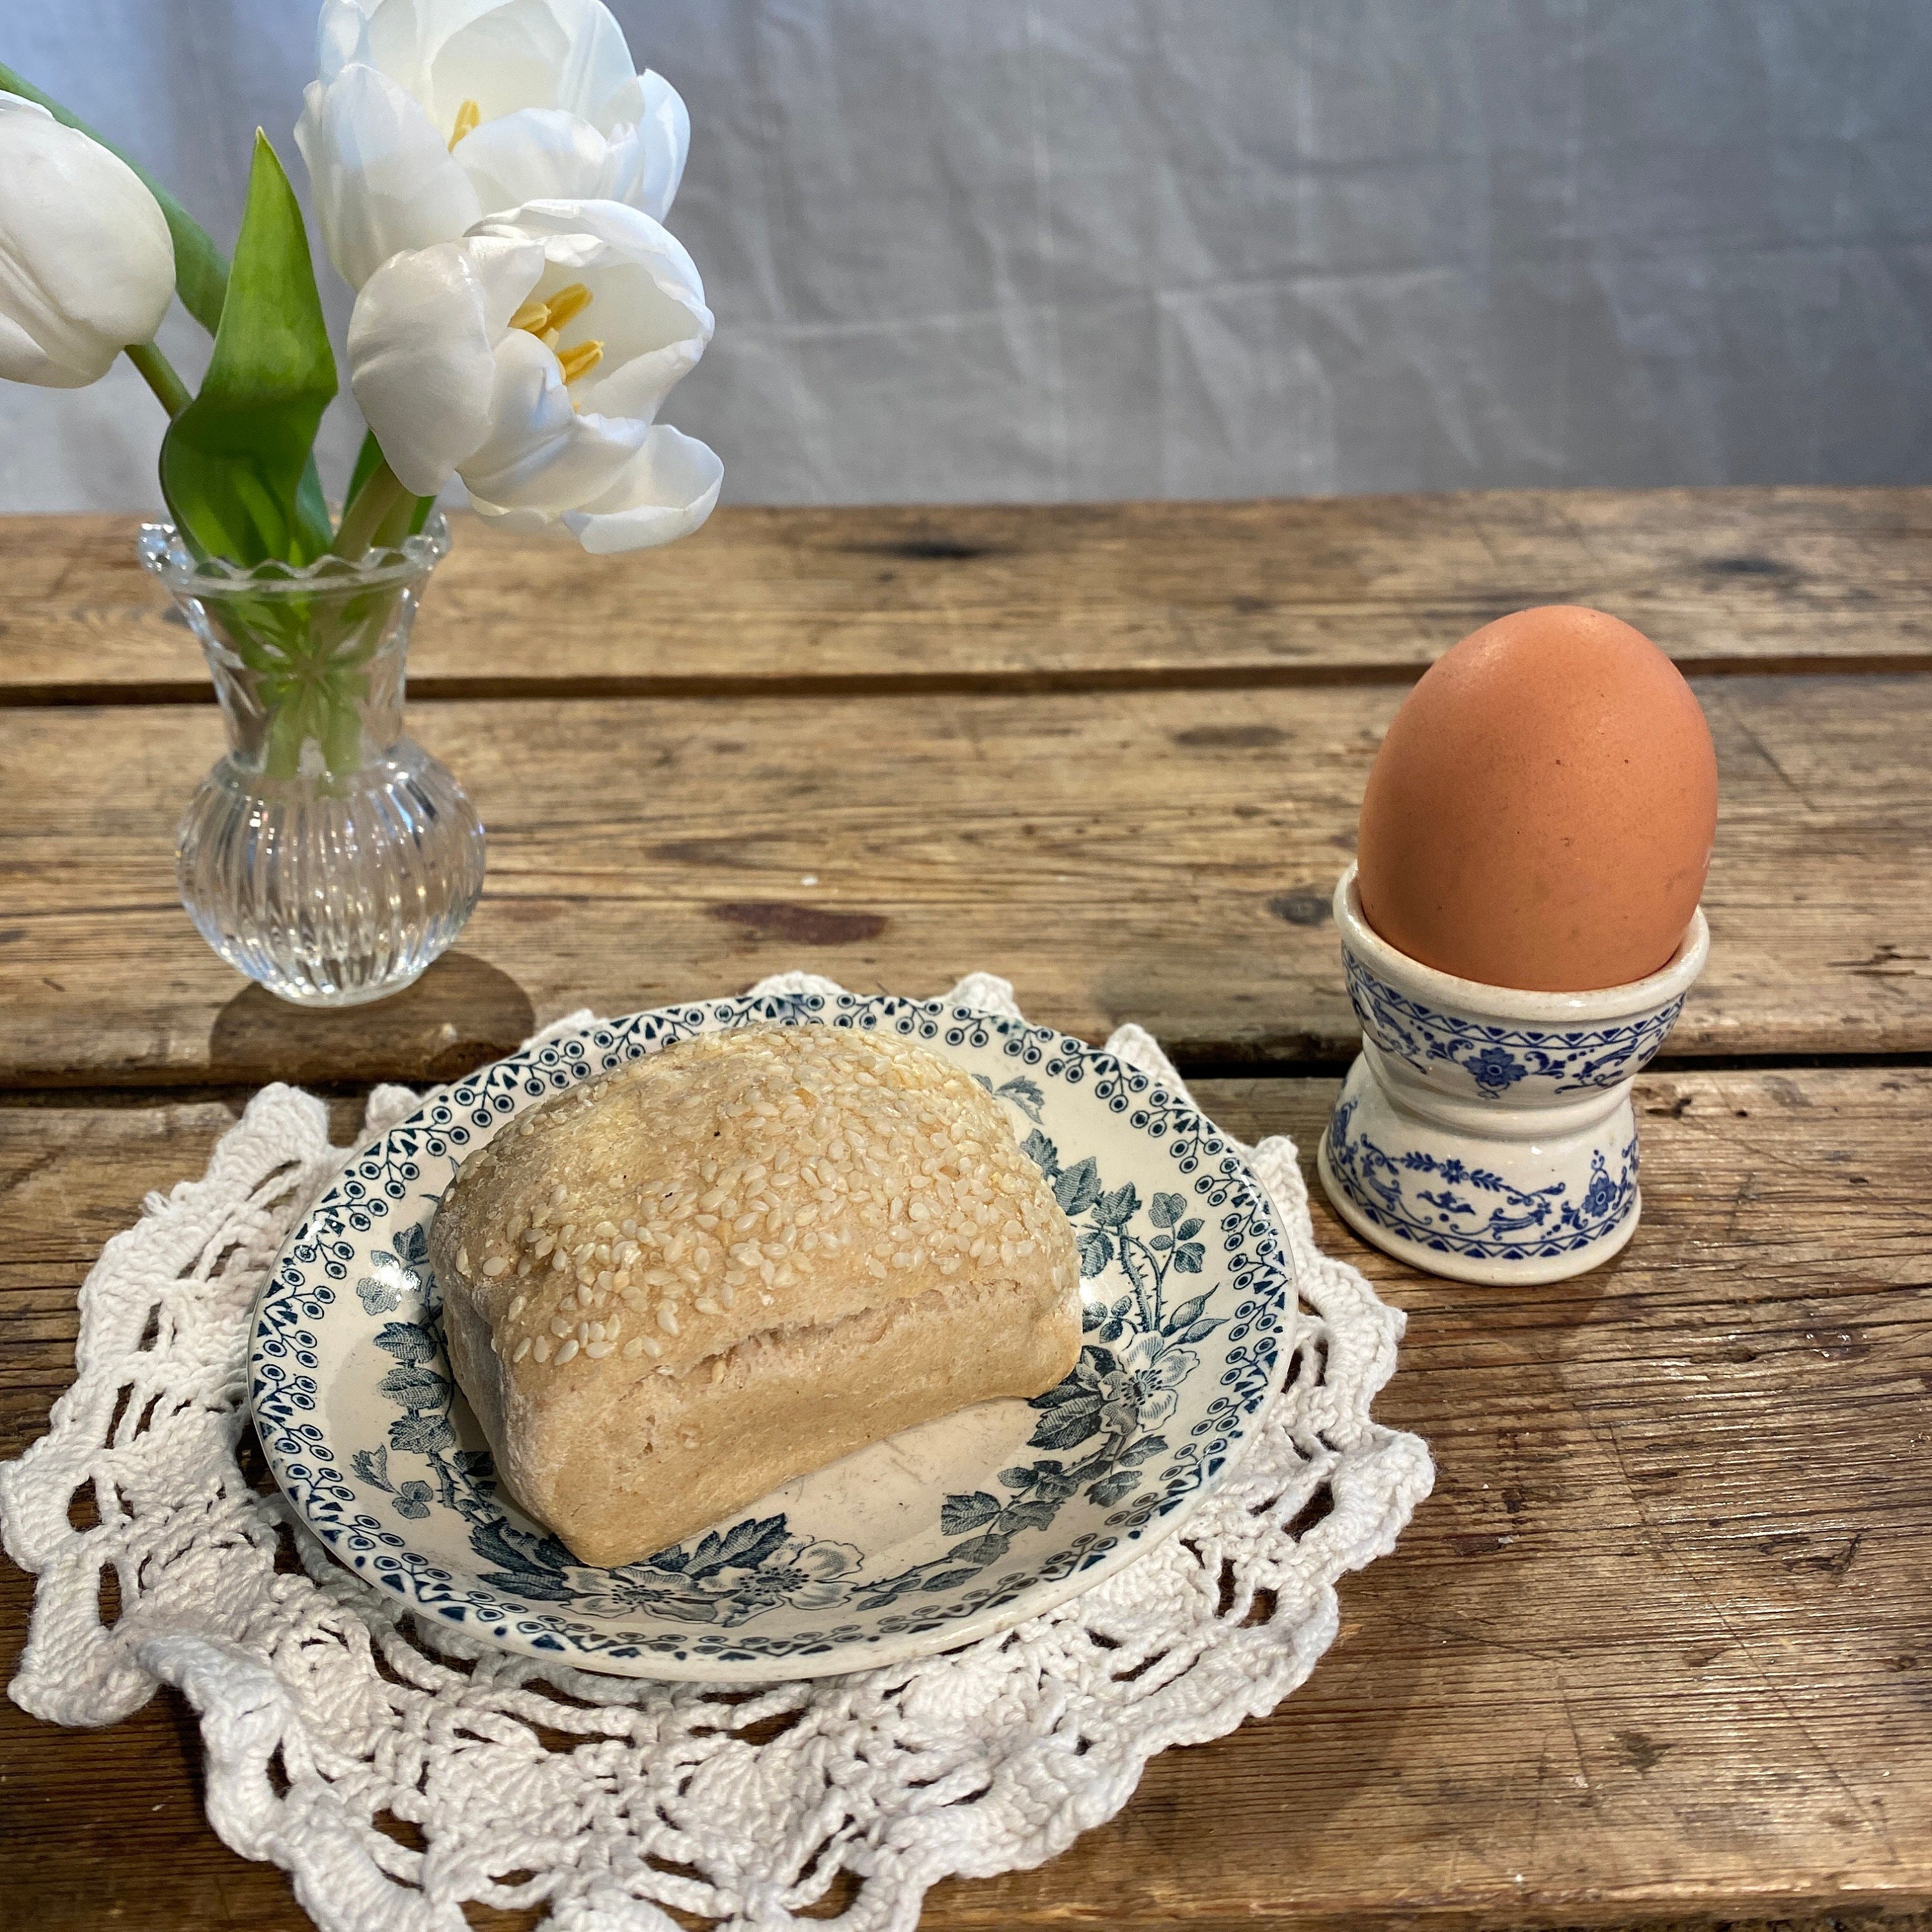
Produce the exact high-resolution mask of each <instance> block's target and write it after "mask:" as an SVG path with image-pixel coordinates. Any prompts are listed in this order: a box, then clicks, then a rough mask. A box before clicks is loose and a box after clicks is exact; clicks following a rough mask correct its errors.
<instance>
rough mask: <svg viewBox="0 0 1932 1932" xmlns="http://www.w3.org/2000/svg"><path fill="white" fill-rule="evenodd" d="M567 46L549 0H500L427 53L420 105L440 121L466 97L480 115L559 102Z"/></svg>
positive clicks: (450, 116) (493, 115)
mask: <svg viewBox="0 0 1932 1932" xmlns="http://www.w3.org/2000/svg"><path fill="white" fill-rule="evenodd" d="M419 4H421V0H419ZM425 10H426V11H428V12H432V13H433V12H434V11H436V10H437V9H436V8H435V7H434V5H431V7H428V8H426V9H425ZM445 11H446V12H453V11H454V10H453V9H446V10H445ZM570 58H571V42H570V34H569V32H568V30H567V29H566V28H565V26H564V24H563V23H562V21H560V20H559V19H558V18H557V17H556V10H555V9H554V8H553V7H552V6H551V5H550V0H504V4H503V5H501V6H496V7H490V9H489V10H488V11H487V12H486V13H478V14H476V15H475V17H473V18H472V19H470V20H465V21H463V22H462V23H461V24H460V26H457V27H456V28H455V31H453V32H451V33H450V34H449V35H448V36H447V37H446V38H445V39H444V40H443V43H442V44H441V45H440V46H438V47H437V49H436V50H435V52H434V53H433V54H432V55H431V56H430V59H429V63H428V68H429V81H430V93H429V98H428V101H427V102H426V103H425V105H426V106H427V107H428V108H429V110H430V112H431V114H432V115H434V116H435V117H436V119H437V124H439V125H442V124H444V123H446V122H449V121H453V120H454V118H455V114H456V110H457V109H458V107H460V106H461V105H462V104H463V102H464V101H475V103H476V104H477V105H478V107H481V109H482V110H483V118H484V120H485V121H493V120H495V119H496V118H497V117H498V116H499V115H504V114H514V113H515V112H516V111H517V109H518V108H520V107H564V106H565V105H567V104H566V103H565V102H564V101H562V100H561V99H559V95H558V86H559V83H560V81H561V80H562V77H563V75H564V72H565V68H567V67H568V64H569V62H570Z"/></svg>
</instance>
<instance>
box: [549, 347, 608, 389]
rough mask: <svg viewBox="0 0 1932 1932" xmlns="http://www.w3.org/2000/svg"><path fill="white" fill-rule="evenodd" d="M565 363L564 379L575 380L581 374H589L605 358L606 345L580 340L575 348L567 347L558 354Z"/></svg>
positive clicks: (558, 359)
mask: <svg viewBox="0 0 1932 1932" xmlns="http://www.w3.org/2000/svg"><path fill="white" fill-rule="evenodd" d="M603 359H604V345H603V344H602V343H601V342H580V343H579V344H577V347H575V348H574V349H566V350H564V352H563V353H562V355H560V356H558V358H557V361H558V362H559V363H561V364H562V365H563V380H565V382H566V383H574V382H575V381H576V380H577V377H580V376H587V375H588V374H589V373H590V371H592V370H593V369H594V368H596V366H597V365H598V363H600V362H602V361H603Z"/></svg>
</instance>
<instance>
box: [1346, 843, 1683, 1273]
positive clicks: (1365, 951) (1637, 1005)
mask: <svg viewBox="0 0 1932 1932" xmlns="http://www.w3.org/2000/svg"><path fill="white" fill-rule="evenodd" d="M1335 923H1336V926H1337V928H1338V929H1339V930H1340V933H1341V935H1342V958H1343V965H1344V967H1345V968H1346V970H1347V973H1348V977H1349V1000H1350V1001H1351V1002H1352V1004H1353V1005H1354V1007H1355V1015H1356V1017H1357V1018H1358V1019H1359V1020H1360V1021H1361V1025H1362V1035H1363V1038H1362V1051H1361V1054H1360V1055H1359V1056H1358V1058H1357V1059H1356V1061H1355V1064H1354V1065H1353V1066H1352V1067H1350V1068H1349V1077H1348V1079H1347V1081H1346V1082H1345V1083H1344V1084H1343V1088H1342V1097H1341V1098H1340V1100H1339V1101H1337V1103H1336V1106H1335V1112H1334V1115H1332V1116H1331V1118H1330V1120H1329V1123H1328V1132H1327V1133H1325V1135H1323V1136H1322V1147H1321V1151H1320V1154H1319V1157H1318V1158H1317V1166H1319V1169H1320V1172H1321V1175H1322V1186H1323V1187H1325V1188H1326V1189H1327V1190H1328V1198H1329V1199H1330V1200H1331V1202H1334V1206H1335V1211H1336V1212H1337V1214H1340V1216H1341V1217H1342V1218H1343V1220H1345V1221H1346V1222H1347V1223H1348V1224H1349V1226H1350V1227H1352V1229H1355V1232H1356V1233H1357V1234H1358V1235H1361V1238H1363V1240H1364V1241H1368V1242H1370V1243H1372V1244H1373V1245H1374V1246H1376V1247H1379V1248H1380V1249H1382V1250H1384V1251H1385V1253H1388V1254H1391V1255H1394V1256H1395V1257H1396V1258H1397V1259H1398V1260H1399V1261H1405V1262H1409V1264H1410V1265H1412V1266H1413V1267H1415V1268H1421V1269H1424V1270H1425V1271H1427V1272H1428V1273H1429V1274H1439V1275H1448V1276H1449V1277H1451V1278H1453V1279H1454V1280H1458V1281H1473V1282H1481V1283H1505V1282H1522V1283H1534V1282H1546V1281H1562V1280H1565V1279H1566V1278H1567V1277H1569V1276H1571V1275H1574V1274H1583V1273H1584V1272H1585V1271H1586V1270H1588V1269H1590V1268H1595V1267H1597V1266H1598V1265H1600V1264H1601V1263H1602V1262H1607V1261H1608V1260H1609V1259H1610V1257H1611V1256H1613V1255H1614V1254H1616V1253H1617V1252H1618V1251H1619V1250H1620V1249H1621V1248H1622V1247H1623V1246H1624V1244H1625V1242H1627V1241H1628V1240H1629V1239H1630V1238H1631V1235H1633V1234H1634V1233H1635V1232H1637V1217H1638V1215H1639V1214H1640V1212H1641V1211H1642V1208H1643V1196H1642V1195H1641V1193H1640V1192H1639V1190H1638V1187H1637V1116H1636V1114H1635V1112H1634V1109H1632V1107H1631V1082H1633V1080H1634V1079H1635V1078H1636V1076H1637V1075H1638V1074H1639V1073H1641V1072H1642V1071H1643V1069H1644V1068H1645V1067H1646V1066H1648V1065H1649V1063H1650V1061H1651V1060H1652V1057H1653V1056H1654V1055H1655V1053H1656V1052H1657V1050H1658V1048H1659V1047H1660V1046H1662V1045H1663V1043H1664V1036H1665V1035H1666V1034H1667V1033H1669V1032H1670V1029H1671V1026H1672V1025H1673V1022H1675V1021H1676V1018H1677V1015H1678V1013H1679V1010H1680V1009H1681V1008H1682V1006H1683V1004H1684V996H1685V994H1686V993H1687V992H1689V991H1690V989H1691V985H1692V983H1694V981H1695V980H1696V979H1697V976H1698V974H1700V973H1701V972H1702V971H1703V969H1704V962H1705V959H1706V956H1708V955H1709V952H1710V950H1711V935H1710V929H1709V927H1708V926H1706V924H1705V922H1704V915H1703V912H1702V911H1701V910H1700V911H1697V912H1695V913H1693V914H1692V915H1691V923H1690V925H1689V926H1688V927H1687V928H1686V929H1685V934H1684V937H1683V938H1682V941H1680V942H1679V945H1678V948H1677V950H1676V952H1675V953H1673V954H1672V956H1671V957H1670V962H1669V963H1668V964H1667V965H1665V966H1664V967H1663V968H1661V970H1660V971H1658V972H1655V973H1653V974H1651V975H1650V977H1649V978H1648V979H1645V980H1632V981H1631V982H1630V983H1628V985H1625V986H1607V987H1604V988H1602V989H1600V990H1598V991H1597V992H1588V993H1533V992H1520V991H1517V990H1516V989H1512V988H1509V987H1505V986H1484V985H1482V984H1481V983H1479V982H1478V981H1476V980H1459V979H1457V977H1455V976H1454V974H1448V973H1439V972H1437V971H1436V969H1435V968H1433V967H1430V966H1425V965H1423V964H1422V963H1421V961H1420V960H1417V959H1411V958H1410V957H1409V955H1408V954H1407V953H1402V952H1399V951H1398V950H1397V949H1396V948H1395V947H1393V946H1391V945H1390V944H1389V943H1388V941H1387V940H1385V939H1384V938H1382V936H1381V935H1380V934H1379V933H1378V932H1376V931H1375V930H1374V929H1373V927H1371V926H1370V924H1369V922H1368V921H1367V919H1365V918H1364V916H1363V914H1362V902H1361V895H1359V894H1358V892H1357V891H1356V889H1355V867H1354V866H1353V865H1351V866H1350V867H1349V869H1348V870H1347V871H1346V872H1344V873H1343V874H1342V879H1341V883H1340V884H1339V885H1337V886H1336V888H1335Z"/></svg>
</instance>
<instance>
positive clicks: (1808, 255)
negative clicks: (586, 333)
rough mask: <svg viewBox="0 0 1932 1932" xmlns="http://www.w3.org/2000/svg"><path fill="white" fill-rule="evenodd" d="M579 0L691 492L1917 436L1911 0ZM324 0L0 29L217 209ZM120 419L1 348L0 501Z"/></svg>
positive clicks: (123, 386) (1840, 468)
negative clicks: (649, 288) (690, 277)
mask: <svg viewBox="0 0 1932 1932" xmlns="http://www.w3.org/2000/svg"><path fill="white" fill-rule="evenodd" d="M613 10H614V11H615V12H616V14H617V16H618V17H619V19H620V20H622V23H623V25H624V27H625V31H626V32H627V34H628V36H629V38H630V41H631V49H632V51H633V52H634V53H635V55H637V61H638V64H639V65H640V66H643V65H650V66H652V67H655V68H657V69H658V71H660V72H661V73H662V74H664V75H665V76H666V77H667V78H668V79H669V80H670V81H671V82H672V83H673V85H674V86H676V87H677V88H678V89H679V90H680V91H681V92H682V94H683V95H684V96H685V100H686V101H688V103H689V104H690V108H691V121H692V124H693V136H692V142H691V163H690V168H689V171H688V174H687V175H686V176H685V186H684V189H683V192H682V194H681V195H680V196H679V199H678V202H677V204H676V207H675V208H673V210H672V211H671V215H670V227H671V228H672V229H673V231H674V232H675V233H676V234H677V235H678V236H679V238H680V239H682V240H683V241H684V242H685V243H686V244H687V245H688V247H689V248H691V251H692V253H693V254H694V255H695V257H697V263H698V266H699V267H700V269H701V270H702V271H703V275H704V279H705V284H706V293H707V294H708V296H709V300H710V302H711V305H712V308H714V309H715V311H716V312H717V314H718V336H717V341H716V343H715V346H714V347H713V348H712V351H711V353H710V355H709V358H708V359H706V362H704V364H703V367H702V368H700V369H699V370H698V371H697V373H696V374H694V376H692V377H691V379H690V380H689V381H688V383H686V384H685V386H683V388H682V389H680V390H679V394H678V398H677V409H676V413H675V414H676V421H677V422H678V423H679V425H680V426H681V427H682V428H685V429H686V430H688V431H690V433H691V434H693V435H695V436H698V437H703V439H704V440H706V442H708V443H710V444H711V445H712V446H713V447H714V448H715V449H717V450H718V452H719V453H720V454H721V455H722V456H723V457H724V463H725V486H724V487H725V496H726V499H727V501H728V500H736V501H737V502H880V501H893V500H902V501H910V500H930V501H943V500H947V499H952V500H961V499H978V498H998V499H1019V500H1044V501H1051V500H1055V499H1064V498H1076V499H1077V498H1105V497H1147V496H1246V495H1263V494H1291V495H1292V494H1301V493H1310V492H1328V491H1355V490H1418V489H1421V490H1445V489H1454V488H1459V487H1472V486H1481V485H1512V484H1621V485H1638V484H1661V483H1676V482H1681V483H1722V482H1740V483H1755V482H1821V483H1857V482H1903V481H1924V480H1926V479H1927V478H1928V477H1932V115H1928V113H1927V111H1926V103H1927V101H1928V99H1932V5H1927V4H1926V0H1139V4H1135V0H1035V4H1034V5H1022V4H1019V0H971V4H970V5H962V4H961V0H822V4H816V5H814V4H811V0H677V4H673V0H614V7H613ZM314 14H315V9H314V6H313V5H311V4H310V0H165V4H161V3H160V0H59V4H58V5H53V6H42V7H27V6H25V5H8V6H7V7H5V9H0V59H5V60H6V61H7V62H9V63H10V64H12V65H15V66H17V67H18V68H20V69H21V70H22V71H24V72H25V73H26V74H28V76H29V77H31V78H32V79H33V80H36V81H37V82H38V83H39V84H40V85H41V86H43V87H45V88H46V89H48V90H49V92H52V93H53V94H55V95H56V96H58V98H62V99H63V100H65V101H66V102H67V103H68V104H69V105H70V106H71V107H73V108H74V110H75V111H76V112H77V113H80V114H82V115H84V116H86V117H88V118H91V119H92V120H94V121H95V122H96V123H97V124H99V125H101V127H104V129H106V130H110V131H112V132H113V133H115V135H116V136H118V138H120V139H121V140H122V141H123V142H124V145H127V147H128V148H130V150H131V151H133V153H134V154H136V156H137V157H138V158H139V159H140V160H142V161H144V162H145V163H147V164H148V165H149V166H151V167H153V168H154V169H156V170H157V171H158V172H159V173H160V175H162V176H163V178H165V179H166V180H167V181H169V182H171V183H172V184H173V185H174V186H175V187H176V188H177V190H178V191H179V192H180V193H181V195H182V196H183V198H184V199H185V200H186V201H187V203H188V204H189V205H190V207H192V208H194V209H195V210H196V211H197V213H199V214H200V215H201V216H202V219H203V220H205V222H206V223H208V226H210V228H211V229H212V230H213V231H214V233H216V234H217V236H218V237H219V238H220V239H222V240H223V241H224V242H227V241H231V240H232V239H233V235H234V232H235V228H236V223H237V222H238V220H239V217H240V214H241V207H242V193H243V190H244V187H245V181H246V176H247V168H248V136H249V135H250V134H251V132H252V131H253V130H254V127H255V126H256V124H257V122H260V123H261V124H263V126H265V127H266V128H267V130H268V131H269V134H270V136H272V138H273V139H274V140H275V142H276V145H277V146H278V148H279V149H280V151H281V153H282V154H283V156H284V159H285V160H287V163H288V164H289V167H290V172H291V174H292V175H293V176H294V178H295V179H296V181H297V183H298V185H299V186H300V187H303V188H304V189H305V188H306V177H305V174H304V172H303V170H302V166H301V163H300V161H299V157H297V155H296V150H295V144H294V142H293V139H292V138H291V136H290V129H291V128H292V127H293V124H294V121H295V118H296V113H297V112H298V110H299V106H300V103H301V97H302V83H303V82H304V81H305V80H307V79H308V77H310V76H311V74H313V73H314V50H313V35H314ZM311 233H313V229H311ZM320 269H321V280H322V282H323V287H324V290H325V292H326V299H327V300H328V302H329V305H330V312H331V318H332V323H333V324H334V326H335V331H336V336H337V341H338V351H339V349H340V344H341V331H342V329H343V326H344V324H345V323H346V321H347V313H348V299H347V291H346V290H344V289H342V288H341V287H339V286H338V284H336V283H335V278H334V275H333V274H332V272H329V269H327V266H326V263H321V264H320ZM161 341H162V342H163V346H164V347H166V348H167V349H168V350H169V353H171V354H176V355H178V358H179V359H180V361H181V364H182V365H183V366H184V368H193V369H195V370H196V371H198V370H199V368H200V366H201V365H202V362H204V361H205V355H206V350H205V343H204V341H202V339H200V338H199V335H198V332H197V331H196V329H194V327H193V324H191V323H187V321H186V320H185V319H184V318H183V317H181V314H180V312H179V311H178V309H177V310H176V311H175V314H174V315H173V316H172V317H171V318H170V320H169V323H167V324H166V325H165V326H164V327H163V334H162V337H161ZM158 429H159V419H158V416H157V413H156V411H155V407H154V404H153V402H152V401H151V399H150V398H149V397H148V395H147V393H146V392H145V390H144V389H142V386H141V385H140V383H139V379H138V378H137V377H135V376H134V374H133V371H131V370H130V369H129V368H127V365H125V364H124V363H123V364H121V365H120V366H119V368H118V369H117V371H116V372H115V374H114V375H113V376H112V377H110V378H109V379H108V380H107V381H106V382H104V383H101V385H99V386H98V387H96V388H95V389H89V390H86V391H83V392H78V393H76V392H48V391H40V390H33V389H19V388H14V387H11V386H9V387H7V389H5V392H4V394H0V510H10V511H11V510H56V509H78V508H146V507H149V506H151V505H154V504H156V503H157V501H158V498H157V493H156V489H155V484H154V449H155V446H156V443H157V432H158ZM359 435H360V427H359V424H358V422H356V418H355V415H354V411H353V405H351V404H348V403H347V401H344V402H341V403H338V405H337V406H336V408H335V411H334V412H333V413H332V416H331V418H330V419H329V423H328V425H327V426H326V430H325V438H326V441H325V447H324V451H323V455H324V459H325V466H326V467H325V475H326V476H328V477H329V478H331V479H332V487H336V488H340V487H341V483H342V481H344V478H346V474H347V466H348V463H349V462H350V458H351V456H352V455H353V450H354V448H355V446H356V442H357V440H358V439H359ZM331 463H332V464H333V465H334V467H333V468H332V469H331V468H329V467H328V465H329V464H331Z"/></svg>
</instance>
